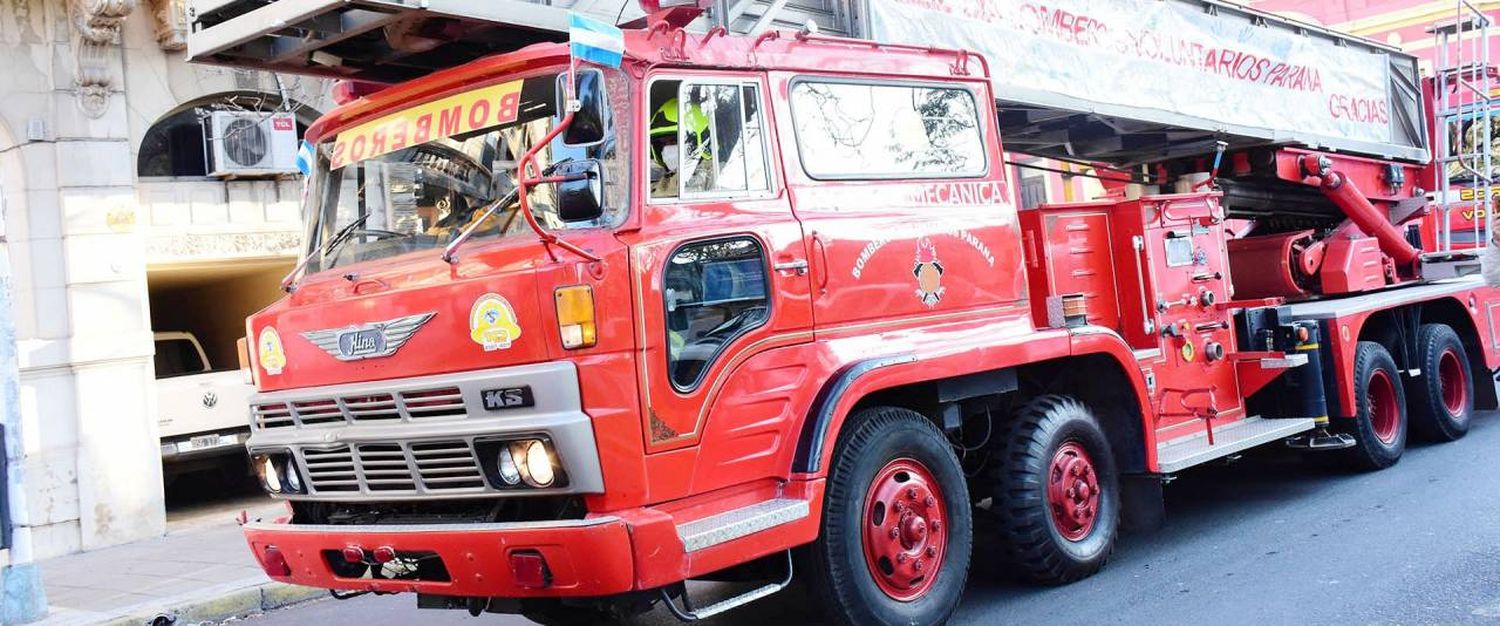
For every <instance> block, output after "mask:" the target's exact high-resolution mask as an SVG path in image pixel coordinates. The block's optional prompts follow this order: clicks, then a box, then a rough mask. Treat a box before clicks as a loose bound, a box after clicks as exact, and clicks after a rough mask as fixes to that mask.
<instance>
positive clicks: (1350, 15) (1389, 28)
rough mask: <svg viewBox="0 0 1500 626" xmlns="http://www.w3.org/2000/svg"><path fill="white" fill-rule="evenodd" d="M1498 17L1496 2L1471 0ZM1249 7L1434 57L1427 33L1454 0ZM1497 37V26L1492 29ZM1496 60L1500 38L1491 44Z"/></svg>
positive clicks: (1253, 0)
mask: <svg viewBox="0 0 1500 626" xmlns="http://www.w3.org/2000/svg"><path fill="white" fill-rule="evenodd" d="M1471 1H1472V2H1473V4H1475V5H1477V6H1479V7H1480V8H1481V9H1483V10H1484V11H1485V12H1486V13H1488V14H1489V15H1491V16H1494V17H1497V18H1500V1H1493V0H1492V1H1484V0H1477V1H1476V0H1471ZM1245 3H1246V4H1248V5H1249V6H1252V7H1254V8H1257V9H1260V10H1262V11H1270V12H1272V13H1278V14H1282V15H1286V16H1288V17H1293V18H1296V19H1300V20H1303V21H1307V22H1312V23H1315V24H1319V25H1322V26H1327V27H1330V28H1333V29H1335V30H1340V31H1343V32H1347V33H1352V34H1355V35H1359V36H1362V37H1368V38H1370V39H1374V40H1376V41H1379V42H1382V43H1388V44H1392V45H1396V46H1399V47H1401V48H1402V49H1404V50H1406V51H1407V52H1410V53H1412V54H1415V55H1417V56H1419V57H1421V58H1423V59H1426V60H1428V61H1432V60H1434V59H1435V57H1436V54H1435V50H1434V48H1435V41H1434V38H1433V36H1432V35H1429V34H1427V32H1426V30H1427V28H1428V27H1429V26H1430V25H1432V24H1434V23H1442V22H1447V21H1452V20H1453V19H1454V17H1455V15H1456V14H1457V6H1458V3H1457V2H1456V1H1455V0H1314V1H1309V0H1248V1H1246V2H1245ZM1493 32H1495V34H1496V35H1497V36H1500V28H1495V29H1494V31H1493ZM1491 46H1492V47H1493V49H1494V51H1495V54H1494V58H1495V59H1497V60H1500V39H1496V40H1495V41H1493V42H1492V43H1491Z"/></svg>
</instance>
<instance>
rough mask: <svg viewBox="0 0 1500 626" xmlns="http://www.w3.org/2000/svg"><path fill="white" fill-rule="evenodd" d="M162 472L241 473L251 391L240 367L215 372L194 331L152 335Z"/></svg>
mask: <svg viewBox="0 0 1500 626" xmlns="http://www.w3.org/2000/svg"><path fill="white" fill-rule="evenodd" d="M156 390H157V406H158V425H159V429H160V433H161V458H162V469H163V473H164V474H165V475H166V476H167V478H169V479H170V478H172V477H174V476H176V475H180V474H183V473H186V472H189V471H196V470H209V469H220V470H224V471H241V470H242V468H243V464H244V459H245V446H244V444H245V438H246V437H248V436H249V434H250V420H249V417H248V411H249V406H250V402H249V398H250V394H251V393H252V392H253V391H254V387H253V386H252V385H251V384H250V383H249V382H247V381H246V380H245V373H244V372H243V371H242V370H240V369H238V368H231V369H215V368H214V367H213V366H212V365H211V364H210V363H209V361H208V355H207V353H205V352H204V351H203V346H202V344H200V343H199V342H198V339H197V337H194V336H193V334H192V333H185V332H158V333H156Z"/></svg>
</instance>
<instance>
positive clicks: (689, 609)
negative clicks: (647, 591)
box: [661, 550, 792, 622]
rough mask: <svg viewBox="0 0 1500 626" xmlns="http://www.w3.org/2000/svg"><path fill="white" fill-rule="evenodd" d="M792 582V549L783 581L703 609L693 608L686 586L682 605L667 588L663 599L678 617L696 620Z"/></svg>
mask: <svg viewBox="0 0 1500 626" xmlns="http://www.w3.org/2000/svg"><path fill="white" fill-rule="evenodd" d="M790 584H792V551H791V550H787V551H786V577H784V578H782V579H781V582H775V583H771V584H769V585H764V586H761V587H756V588H755V589H751V590H750V591H747V592H745V593H742V594H740V595H737V596H734V597H732V598H729V599H727V600H720V601H719V602H715V603H713V604H710V605H708V606H705V607H703V608H701V609H694V608H693V601H692V599H691V598H689V597H688V592H687V587H686V586H683V588H682V606H681V607H679V606H677V603H676V602H673V601H672V594H670V593H668V592H667V590H666V589H662V590H661V600H662V602H663V603H665V604H666V605H667V609H668V610H670V611H672V615H673V616H675V617H676V618H677V619H679V620H682V621H684V622H696V621H698V620H705V619H708V618H710V617H713V616H715V615H719V614H721V613H726V612H729V611H732V610H734V609H737V608H740V607H742V606H745V605H746V604H750V603H751V602H754V601H756V600H759V599H761V598H764V597H766V596H769V595H772V594H774V593H776V592H778V591H781V590H782V589H786V588H787V585H790Z"/></svg>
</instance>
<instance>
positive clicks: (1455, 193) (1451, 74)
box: [1424, 0, 1500, 278]
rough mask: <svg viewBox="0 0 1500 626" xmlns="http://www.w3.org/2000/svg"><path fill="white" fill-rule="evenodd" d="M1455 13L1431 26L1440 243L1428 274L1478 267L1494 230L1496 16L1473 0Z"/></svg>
mask: <svg viewBox="0 0 1500 626" xmlns="http://www.w3.org/2000/svg"><path fill="white" fill-rule="evenodd" d="M1454 15H1455V19H1454V20H1453V21H1452V22H1449V23H1444V24H1439V25H1436V26H1433V27H1432V28H1429V29H1428V32H1429V33H1431V34H1433V36H1434V37H1435V43H1436V46H1437V48H1436V49H1437V58H1436V60H1435V61H1436V62H1435V67H1434V68H1433V69H1434V76H1433V82H1434V98H1433V109H1434V111H1433V115H1434V118H1435V119H1436V121H1437V124H1436V129H1435V132H1434V134H1435V135H1436V136H1435V137H1433V141H1434V142H1435V144H1436V146H1435V147H1436V150H1434V154H1436V155H1437V157H1438V163H1437V167H1436V168H1434V172H1435V173H1434V178H1435V180H1434V181H1433V187H1432V188H1433V194H1434V199H1435V205H1436V206H1435V208H1436V213H1437V214H1436V216H1435V217H1436V220H1435V222H1436V229H1435V230H1436V233H1435V234H1436V249H1435V250H1429V251H1427V254H1425V255H1424V262H1425V263H1426V267H1424V275H1427V277H1428V278H1441V277H1445V276H1447V275H1450V274H1452V275H1462V274H1467V273H1471V272H1473V271H1477V262H1476V259H1477V257H1478V255H1479V252H1480V251H1482V250H1483V249H1484V248H1485V247H1486V246H1488V245H1489V241H1490V234H1491V232H1493V224H1494V217H1493V215H1492V214H1493V212H1494V211H1493V210H1490V209H1491V207H1492V206H1493V202H1494V198H1493V192H1494V183H1495V175H1496V172H1495V166H1496V165H1497V164H1496V163H1495V161H1494V154H1493V151H1494V145H1493V144H1494V142H1495V140H1496V139H1500V136H1497V133H1496V131H1495V128H1494V122H1495V121H1497V120H1496V118H1497V115H1496V112H1495V107H1496V106H1497V104H1500V102H1497V100H1496V97H1495V88H1496V86H1497V85H1500V68H1497V67H1496V65H1495V62H1494V55H1493V50H1492V49H1491V41H1490V38H1491V36H1492V35H1493V31H1492V27H1493V26H1494V22H1493V20H1492V19H1491V18H1490V17H1489V16H1487V15H1485V14H1484V12H1483V11H1480V10H1479V8H1478V7H1476V6H1475V5H1474V4H1472V3H1471V2H1470V0H1454Z"/></svg>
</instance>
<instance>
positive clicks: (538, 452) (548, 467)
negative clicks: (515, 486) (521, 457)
mask: <svg viewBox="0 0 1500 626" xmlns="http://www.w3.org/2000/svg"><path fill="white" fill-rule="evenodd" d="M525 478H526V482H527V483H528V484H530V485H531V486H533V487H551V486H552V481H554V480H556V479H557V476H556V475H555V474H554V473H553V471H552V453H551V452H549V451H548V450H547V445H546V444H544V443H542V442H540V441H537V440H535V439H533V440H531V443H529V444H527V445H526V476H525Z"/></svg>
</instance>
